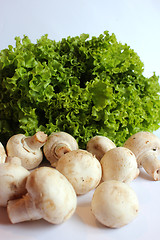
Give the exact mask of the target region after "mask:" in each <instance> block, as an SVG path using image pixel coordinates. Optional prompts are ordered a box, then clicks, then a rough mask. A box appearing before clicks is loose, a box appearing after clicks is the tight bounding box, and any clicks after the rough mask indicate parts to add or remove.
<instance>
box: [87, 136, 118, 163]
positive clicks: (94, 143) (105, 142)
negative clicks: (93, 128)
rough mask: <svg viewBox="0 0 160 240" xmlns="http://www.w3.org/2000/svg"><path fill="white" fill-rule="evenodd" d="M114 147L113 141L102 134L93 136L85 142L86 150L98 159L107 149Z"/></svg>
mask: <svg viewBox="0 0 160 240" xmlns="http://www.w3.org/2000/svg"><path fill="white" fill-rule="evenodd" d="M115 147H116V145H115V144H114V142H112V141H111V140H110V139H109V138H107V137H104V136H95V137H93V138H91V139H90V140H89V141H88V143H87V151H88V152H90V153H92V154H93V155H95V156H96V158H97V159H98V160H99V161H100V160H101V158H102V157H103V155H104V154H105V153H106V152H107V151H109V150H110V149H112V148H115Z"/></svg>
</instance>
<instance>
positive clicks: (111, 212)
mask: <svg viewBox="0 0 160 240" xmlns="http://www.w3.org/2000/svg"><path fill="white" fill-rule="evenodd" d="M91 209H92V213H93V214H94V216H95V217H96V219H97V220H98V221H99V222H100V223H102V224H103V225H105V226H107V227H110V228H120V227H123V226H124V225H127V224H128V223H130V222H131V221H132V220H133V219H135V217H136V216H137V214H138V211H139V203H138V199H137V196H136V193H135V192H134V191H133V190H132V188H131V187H130V186H129V185H128V184H125V183H123V182H120V181H116V180H110V181H106V182H103V183H101V184H100V185H99V186H98V187H97V188H96V190H95V192H94V194H93V198H92V201H91Z"/></svg>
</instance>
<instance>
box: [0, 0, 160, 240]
mask: <svg viewBox="0 0 160 240" xmlns="http://www.w3.org/2000/svg"><path fill="white" fill-rule="evenodd" d="M159 26H160V1H159V0H152V1H151V0H132V1H129V0H121V1H119V0H112V1H108V0H79V1H75V0H72V1H71V0H67V1H65V0H63V1H62V0H56V1H55V0H48V1H47V0H44V1H42V0H27V1H23V0H0V49H3V48H6V47H7V46H8V45H9V44H12V45H14V43H15V42H14V37H15V36H20V37H23V34H25V35H27V36H29V38H30V39H31V40H32V41H33V42H35V41H36V39H38V38H40V37H41V36H42V35H44V34H46V33H47V34H49V38H52V39H55V40H57V41H58V40H60V39H61V38H62V37H67V36H68V35H70V36H75V35H80V34H81V33H89V34H90V36H92V35H94V36H98V35H99V34H101V33H103V31H105V30H109V32H110V33H115V34H116V36H117V39H118V41H120V42H122V43H127V44H128V45H130V46H131V48H133V49H134V50H135V51H136V52H137V53H138V55H139V56H140V58H141V60H142V61H143V63H144V66H145V71H144V74H145V75H146V76H151V75H152V73H153V72H154V71H155V72H156V74H157V75H160V59H159V56H160V46H159V44H160V30H159ZM156 134H157V135H158V136H160V131H159V130H158V131H157V132H156ZM131 186H132V187H133V189H134V190H135V191H136V193H137V195H138V198H139V202H140V212H139V215H138V217H137V218H136V219H135V220H134V221H133V222H132V223H130V224H129V225H127V226H125V227H123V228H121V229H108V228H106V227H103V226H102V225H101V224H99V223H98V222H97V221H96V220H95V218H94V217H93V215H92V213H91V211H90V202H91V198H92V194H93V191H92V192H90V193H88V194H86V195H84V196H81V197H78V207H77V210H76V213H75V214H74V216H73V217H72V218H71V219H70V220H68V221H67V222H65V223H64V224H62V225H58V226H56V225H51V224H49V223H47V222H45V221H43V220H40V221H35V222H25V223H21V224H16V225H12V224H10V222H9V220H8V217H7V213H6V209H5V208H0V239H2V240H10V239H12V240H44V239H47V237H48V239H59V240H62V239H63V240H65V239H77V240H82V239H83V240H99V239H100V240H116V239H118V240H122V239H130V240H135V239H136V240H150V239H157V237H158V236H159V216H160V207H159V199H160V191H159V186H160V182H154V181H152V180H151V178H150V177H148V176H147V175H146V174H145V173H144V172H142V173H141V175H140V176H139V177H138V178H137V179H136V180H135V181H133V182H132V184H131Z"/></svg>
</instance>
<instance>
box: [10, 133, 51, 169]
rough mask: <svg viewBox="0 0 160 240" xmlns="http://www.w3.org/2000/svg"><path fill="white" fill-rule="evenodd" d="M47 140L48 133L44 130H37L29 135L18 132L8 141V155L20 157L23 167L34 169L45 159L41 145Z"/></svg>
mask: <svg viewBox="0 0 160 240" xmlns="http://www.w3.org/2000/svg"><path fill="white" fill-rule="evenodd" d="M46 141H47V135H46V134H45V133H44V132H37V133H35V134H34V135H33V136H28V137H26V136H25V135H23V134H16V135H14V136H12V137H11V138H10V139H9V140H8V142H7V145H6V150H7V155H8V156H14V157H19V158H20V159H21V161H22V166H23V167H25V168H26V169H33V168H35V167H37V166H39V164H40V163H41V162H42V160H43V152H42V150H41V147H42V146H43V145H44V144H45V142H46Z"/></svg>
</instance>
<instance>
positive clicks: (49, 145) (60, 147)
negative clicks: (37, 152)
mask: <svg viewBox="0 0 160 240" xmlns="http://www.w3.org/2000/svg"><path fill="white" fill-rule="evenodd" d="M77 149H78V143H77V141H76V140H75V138H74V137H72V136H71V135H70V134H68V133H66V132H53V133H51V134H50V135H49V137H48V139H47V142H46V143H45V144H44V147H43V152H44V155H45V157H46V159H47V160H48V161H49V162H50V163H51V164H53V163H55V162H57V161H58V159H59V158H60V157H61V156H62V155H64V154H65V153H67V152H70V151H72V150H77ZM56 150H57V151H56Z"/></svg>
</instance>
